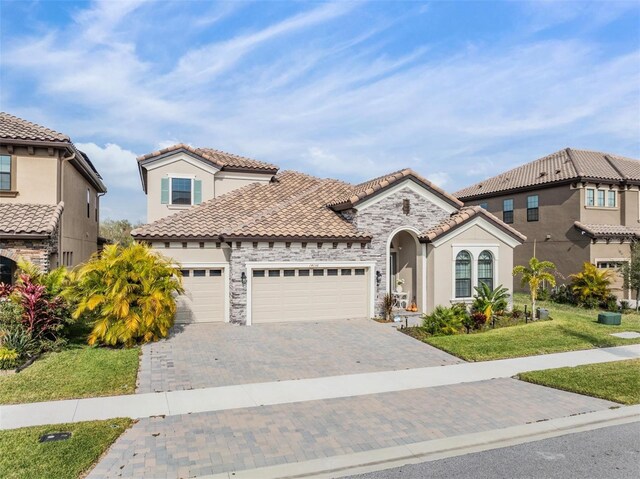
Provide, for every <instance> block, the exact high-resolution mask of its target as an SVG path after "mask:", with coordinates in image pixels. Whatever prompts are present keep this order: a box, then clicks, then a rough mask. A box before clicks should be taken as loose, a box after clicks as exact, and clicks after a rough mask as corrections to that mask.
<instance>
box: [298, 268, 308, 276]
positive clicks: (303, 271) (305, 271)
mask: <svg viewBox="0 0 640 479" xmlns="http://www.w3.org/2000/svg"><path fill="white" fill-rule="evenodd" d="M298 276H309V270H308V269H299V270H298Z"/></svg>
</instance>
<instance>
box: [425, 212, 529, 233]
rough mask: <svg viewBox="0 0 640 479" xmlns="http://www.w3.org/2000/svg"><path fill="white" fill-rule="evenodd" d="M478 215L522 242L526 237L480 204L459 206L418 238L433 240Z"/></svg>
mask: <svg viewBox="0 0 640 479" xmlns="http://www.w3.org/2000/svg"><path fill="white" fill-rule="evenodd" d="M478 215H480V216H483V217H485V218H486V219H488V220H489V221H490V222H492V223H494V224H495V225H496V226H498V227H499V228H500V229H502V230H503V231H505V232H506V233H508V234H510V235H511V236H513V237H514V238H516V239H518V240H520V241H522V242H524V241H525V240H526V239H527V237H526V236H524V235H523V234H522V233H520V232H519V231H517V230H515V229H513V228H512V227H511V226H509V225H508V224H506V223H504V222H502V221H501V220H500V219H498V218H497V217H496V216H494V215H492V214H491V213H489V212H488V211H487V210H485V209H484V208H482V207H480V206H465V207H464V208H461V209H460V211H458V212H456V213H454V214H452V215H451V216H450V217H449V218H447V219H445V220H443V221H441V222H440V223H438V224H437V225H435V226H433V227H431V228H429V229H428V230H426V231H425V232H424V233H422V234H421V235H420V239H421V240H424V241H428V242H430V241H434V240H436V239H438V238H439V237H441V236H442V235H444V234H446V233H448V232H450V231H451V230H454V229H455V228H457V227H458V226H460V225H461V224H464V223H466V222H467V221H469V220H470V219H472V218H474V217H476V216H478Z"/></svg>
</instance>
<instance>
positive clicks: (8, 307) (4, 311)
mask: <svg viewBox="0 0 640 479" xmlns="http://www.w3.org/2000/svg"><path fill="white" fill-rule="evenodd" d="M21 317H22V308H21V307H20V305H19V304H17V303H15V302H13V301H10V300H9V299H0V327H2V326H9V327H10V326H13V325H16V324H20V318H21Z"/></svg>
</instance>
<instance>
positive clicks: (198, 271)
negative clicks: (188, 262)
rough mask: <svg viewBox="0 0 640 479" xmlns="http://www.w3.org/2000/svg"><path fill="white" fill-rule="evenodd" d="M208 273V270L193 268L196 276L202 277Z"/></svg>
mask: <svg viewBox="0 0 640 479" xmlns="http://www.w3.org/2000/svg"><path fill="white" fill-rule="evenodd" d="M206 275H207V271H206V270H204V269H194V270H193V277H194V278H202V277H203V276H206Z"/></svg>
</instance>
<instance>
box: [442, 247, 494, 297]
mask: <svg viewBox="0 0 640 479" xmlns="http://www.w3.org/2000/svg"><path fill="white" fill-rule="evenodd" d="M461 251H466V252H468V253H469V254H470V255H471V296H469V297H467V298H456V258H457V257H458V253H460V252H461ZM483 251H488V252H490V253H491V254H492V255H493V287H494V288H495V287H496V286H498V285H499V284H500V245H497V244H483V245H478V244H465V243H460V244H452V245H451V263H452V275H451V276H452V279H451V282H452V284H451V293H452V294H451V301H452V302H456V301H457V302H464V301H470V300H473V291H474V289H473V288H474V287H475V286H478V258H479V257H480V253H482V252H483Z"/></svg>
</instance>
